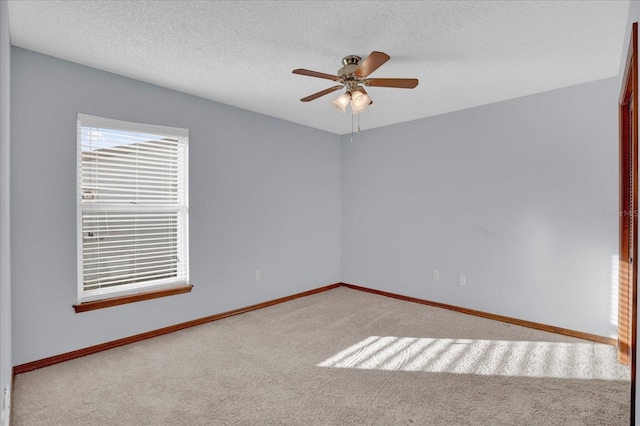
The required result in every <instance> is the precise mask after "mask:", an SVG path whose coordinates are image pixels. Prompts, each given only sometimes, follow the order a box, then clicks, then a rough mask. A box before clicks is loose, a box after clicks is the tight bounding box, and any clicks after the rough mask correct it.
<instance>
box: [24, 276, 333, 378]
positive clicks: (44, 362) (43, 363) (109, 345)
mask: <svg viewBox="0 0 640 426" xmlns="http://www.w3.org/2000/svg"><path fill="white" fill-rule="evenodd" d="M341 285H342V283H336V284H330V285H327V286H324V287H319V288H315V289H313V290H308V291H303V292H302V293H296V294H293V295H291V296H285V297H280V298H278V299H273V300H269V301H267V302H262V303H258V304H255V305H251V306H246V307H244V308H239V309H234V310H232V311H227V312H223V313H220V314H215V315H211V316H208V317H204V318H199V319H196V320H192V321H187V322H183V323H180V324H176V325H171V326H169V327H164V328H160V329H158V330H152V331H148V332H146V333H141V334H136V335H134V336H129V337H125V338H122V339H118V340H112V341H110V342H105V343H101V344H99V345H95V346H90V347H88V348H84V349H78V350H75V351H71V352H66V353H63V354H60V355H54V356H51V357H48V358H44V359H40V360H36V361H32V362H27V363H25V364H20V365H16V366H15V367H13V374H14V375H17V374H22V373H26V372H28V371H33V370H37V369H39V368H43V367H48V366H50V365H54V364H58V363H60V362H64V361H70V360H72V359H75V358H80V357H83V356H86V355H91V354H95V353H97V352H102V351H106V350H107V349H113V348H117V347H118V346H124V345H128V344H130V343H135V342H139V341H141V340H146V339H151V338H152V337H157V336H162V335H163V334H169V333H173V332H174V331H178V330H184V329H185V328H190V327H195V326H197V325H202V324H206V323H208V322H212V321H217V320H219V319H222V318H228V317H231V316H234V315H238V314H242V313H245V312H250V311H254V310H256V309H262V308H266V307H268V306H273V305H277V304H279V303H283V302H288V301H290V300H294V299H298V298H300V297H305V296H310V295H312V294H316V293H321V292H323V291H327V290H331V289H334V288H336V287H340V286H341Z"/></svg>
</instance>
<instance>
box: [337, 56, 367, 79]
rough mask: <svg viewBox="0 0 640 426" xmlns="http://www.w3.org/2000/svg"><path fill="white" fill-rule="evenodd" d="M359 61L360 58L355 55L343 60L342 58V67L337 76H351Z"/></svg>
mask: <svg viewBox="0 0 640 426" xmlns="http://www.w3.org/2000/svg"><path fill="white" fill-rule="evenodd" d="M361 60H362V58H361V57H360V56H357V55H349V56H345V57H344V58H342V65H344V66H343V67H342V68H340V69H339V70H338V75H340V76H344V75H348V74H353V73H354V72H355V70H357V69H358V65H359V64H360V61H361Z"/></svg>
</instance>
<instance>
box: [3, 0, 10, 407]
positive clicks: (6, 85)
mask: <svg viewBox="0 0 640 426" xmlns="http://www.w3.org/2000/svg"><path fill="white" fill-rule="evenodd" d="M10 66H11V42H10V40H9V10H8V6H7V2H6V1H5V0H1V1H0V389H2V390H4V389H6V388H9V387H10V386H11V368H12V366H13V364H12V361H11V246H10V230H11V226H10V222H9V210H10V208H9V191H10V185H9V175H10V173H9V163H10V161H9V134H10V132H9V115H10V114H9V106H10V101H9V92H10ZM0 398H1V397H0ZM0 401H1V399H0ZM0 407H3V403H2V402H0ZM3 408H4V407H3ZM0 410H1V409H0Z"/></svg>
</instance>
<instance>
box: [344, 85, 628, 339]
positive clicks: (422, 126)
mask: <svg viewBox="0 0 640 426" xmlns="http://www.w3.org/2000/svg"><path fill="white" fill-rule="evenodd" d="M617 93H618V85H617V79H616V78H615V77H614V78H609V79H605V80H600V81H596V82H592V83H588V84H583V85H579V86H573V87H569V88H565V89H561V90H555V91H551V92H546V93H541V94H536V95H533V96H527V97H523V98H518V99H513V100H509V101H505V102H500V103H495V104H491V105H486V106H482V107H477V108H472V109H468V110H464V111H459V112H455V113H451V114H446V115H441V116H436V117H431V118H427V119H423V120H417V121H413V122H408V123H404V124H399V125H394V126H389V127H384V128H379V129H373V130H370V131H366V132H363V133H361V134H358V135H356V138H355V140H354V143H348V139H349V136H345V137H343V145H342V146H343V158H342V167H343V171H342V175H343V184H342V185H343V186H342V190H343V193H342V203H343V221H342V227H343V230H344V232H343V247H342V250H343V274H342V279H343V281H345V282H349V283H353V284H358V285H362V286H366V287H372V288H375V289H381V290H386V291H391V292H395V293H400V294H404V295H408V296H414V297H418V298H424V299H428V300H433V301H438V302H443V303H449V304H453V305H457V306H463V307H467V308H472V309H478V310H481V311H486V312H491V313H495V314H500V315H507V316H511V317H515V318H520V319H525V320H529V321H535V322H540V323H544V324H550V325H554V326H559V327H564V328H569V329H574V330H579V331H583V332H588V333H595V334H598V335H603V336H615V333H616V318H615V314H616V312H615V309H612V305H613V304H615V302H616V300H617V299H616V297H617V295H616V289H615V288H613V289H612V285H615V283H616V282H617V280H615V279H614V280H612V273H614V272H615V267H617V263H615V261H614V259H615V258H614V257H613V256H616V255H617V253H618V246H617V240H618V236H617V229H618V228H617V227H618V218H617V216H615V211H616V210H617V205H618V201H617V200H618V163H617V161H618V160H617V159H618V149H617V106H616V105H617V103H616V99H617ZM609 211H610V212H611V215H608V214H607V213H608V212H609ZM612 261H614V264H613V266H614V267H613V268H612ZM434 269H437V270H439V271H440V280H438V281H435V280H434V279H433V270H434ZM459 274H466V275H467V284H466V286H461V285H459V284H458V275H459Z"/></svg>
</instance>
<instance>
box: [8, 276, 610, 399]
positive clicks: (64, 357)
mask: <svg viewBox="0 0 640 426" xmlns="http://www.w3.org/2000/svg"><path fill="white" fill-rule="evenodd" d="M341 286H344V287H347V288H350V289H353V290H359V291H365V292H367V293H373V294H377V295H380V296H386V297H392V298H394V299H400V300H405V301H407V302H413V303H419V304H422V305H428V306H434V307H436V308H442V309H448V310H450V311H456V312H460V313H463V314H468V315H474V316H478V317H482V318H487V319H491V320H495V321H501V322H505V323H509V324H515V325H520V326H523V327H528V328H533V329H536V330H542V331H547V332H550V333H556V334H562V335H565V336H570V337H576V338H579V339H584V340H589V341H592V342H597V343H604V344H608V345H614V346H615V345H616V340H615V339H612V338H609V337H603V336H598V335H596V334H590V333H583V332H581V331H575V330H570V329H567V328H561V327H555V326H551V325H547V324H540V323H537V322H533V321H526V320H521V319H517V318H512V317H507V316H503V315H496V314H491V313H487V312H482V311H477V310H475V309H468V308H462V307H459V306H454V305H448V304H445V303H440V302H433V301H430V300H424V299H418V298H417V297H411V296H403V295H401V294H396V293H390V292H387V291H382V290H375V289H371V288H367V287H362V286H358V285H354V284H348V283H335V284H330V285H327V286H324V287H319V288H315V289H312V290H308V291H303V292H302V293H296V294H293V295H291V296H285V297H280V298H278V299H273V300H269V301H267V302H262V303H258V304H255V305H251V306H246V307H244V308H239V309H234V310H231V311H227V312H222V313H220V314H215V315H211V316H208V317H204V318H199V319H195V320H192V321H187V322H183V323H180V324H175V325H171V326H169V327H164V328H160V329H157V330H152V331H148V332H145V333H140V334H136V335H134V336H129V337H125V338H122V339H118V340H112V341H110V342H105V343H101V344H99V345H95V346H90V347H88V348H83V349H78V350H75V351H71V352H66V353H63V354H60V355H54V356H51V357H48V358H43V359H40V360H36V361H32V362H28V363H25V364H20V365H16V366H15V367H13V377H15V376H16V375H18V374H22V373H26V372H29V371H33V370H37V369H39V368H43V367H48V366H50V365H54V364H58V363H60V362H65V361H70V360H72V359H75V358H80V357H83V356H86V355H91V354H94V353H98V352H102V351H106V350H108V349H113V348H117V347H118V346H124V345H128V344H130V343H135V342H139V341H141V340H146V339H151V338H153V337H157V336H162V335H163V334H169V333H173V332H174V331H179V330H184V329H185V328H190V327H195V326H197V325H202V324H206V323H208V322H212V321H217V320H219V319H223V318H228V317H231V316H234V315H239V314H242V313H245V312H250V311H254V310H256V309H262V308H266V307H269V306H273V305H277V304H279V303H283V302H288V301H290V300H294V299H298V298H300V297H305V296H310V295H312V294H316V293H321V292H324V291H327V290H331V289H334V288H337V287H341ZM13 377H12V381H13ZM11 394H12V396H13V386H12V389H11Z"/></svg>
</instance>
